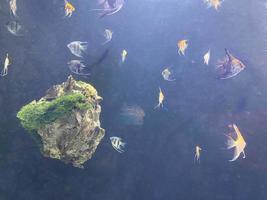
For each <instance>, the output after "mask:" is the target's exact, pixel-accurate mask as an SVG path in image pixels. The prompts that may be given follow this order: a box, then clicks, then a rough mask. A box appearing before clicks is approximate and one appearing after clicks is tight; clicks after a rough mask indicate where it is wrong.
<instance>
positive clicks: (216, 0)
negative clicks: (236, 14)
mask: <svg viewBox="0 0 267 200" xmlns="http://www.w3.org/2000/svg"><path fill="white" fill-rule="evenodd" d="M205 2H206V4H207V5H208V7H213V8H215V10H218V8H219V7H220V6H221V4H222V1H221V0H205Z"/></svg>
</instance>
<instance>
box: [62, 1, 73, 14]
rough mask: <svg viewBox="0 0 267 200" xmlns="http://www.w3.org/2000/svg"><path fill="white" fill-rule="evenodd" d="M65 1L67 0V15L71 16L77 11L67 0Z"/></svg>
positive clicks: (65, 7)
mask: <svg viewBox="0 0 267 200" xmlns="http://www.w3.org/2000/svg"><path fill="white" fill-rule="evenodd" d="M64 2H65V6H64V9H65V17H71V16H72V13H73V12H74V11H75V7H74V6H73V5H72V4H71V3H70V2H68V1H67V0H64Z"/></svg>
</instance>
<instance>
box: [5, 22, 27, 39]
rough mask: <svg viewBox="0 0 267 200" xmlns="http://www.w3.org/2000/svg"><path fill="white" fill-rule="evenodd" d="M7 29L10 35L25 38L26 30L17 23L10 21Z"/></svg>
mask: <svg viewBox="0 0 267 200" xmlns="http://www.w3.org/2000/svg"><path fill="white" fill-rule="evenodd" d="M6 28H7V30H8V32H9V33H11V34H12V35H15V36H23V35H24V34H25V29H24V28H23V27H22V25H21V24H20V23H18V22H17V21H10V22H7V23H6Z"/></svg>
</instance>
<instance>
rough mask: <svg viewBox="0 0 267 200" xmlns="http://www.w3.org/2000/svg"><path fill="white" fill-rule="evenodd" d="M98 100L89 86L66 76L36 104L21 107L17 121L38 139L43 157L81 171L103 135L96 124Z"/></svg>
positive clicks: (102, 130) (98, 124)
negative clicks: (60, 161)
mask: <svg viewBox="0 0 267 200" xmlns="http://www.w3.org/2000/svg"><path fill="white" fill-rule="evenodd" d="M101 100H102V98H101V97H100V96H98V95H97V91H96V89H95V88H94V87H93V86H91V85H90V84H87V83H84V82H82V81H75V80H74V79H73V78H72V77H71V76H70V77H69V78H68V80H67V81H66V82H64V83H62V84H60V85H55V86H53V87H52V88H50V89H48V91H47V92H46V95H45V96H44V97H42V98H41V99H40V100H39V101H33V102H31V103H29V104H28V105H26V106H23V107H22V108H21V110H20V111H19V112H18V114H17V117H18V118H19V119H20V120H21V124H22V126H23V127H24V128H25V129H27V130H28V131H29V132H31V133H32V134H37V135H38V136H39V137H40V138H41V150H42V153H43V155H44V156H46V157H50V158H55V159H59V160H62V161H64V162H65V163H72V165H73V166H75V167H83V166H82V165H83V163H84V162H86V161H87V160H89V159H90V158H91V157H92V155H93V154H94V152H95V151H96V148H97V146H98V144H99V143H100V141H101V140H102V138H103V137H104V135H105V130H104V129H102V128H101V127H100V121H99V116H100V113H101V107H100V105H99V102H100V101H101Z"/></svg>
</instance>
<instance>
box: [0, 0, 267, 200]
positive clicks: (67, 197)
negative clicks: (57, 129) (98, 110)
mask: <svg viewBox="0 0 267 200" xmlns="http://www.w3.org/2000/svg"><path fill="white" fill-rule="evenodd" d="M72 3H73V5H74V6H75V7H76V11H75V12H74V13H73V16H72V17H71V18H63V15H64V10H63V7H64V2H63V0H62V1H61V0H60V1H59V0H46V1H44V0H43V1H37V0H18V2H17V4H18V5H17V6H18V16H19V21H20V23H21V24H22V25H23V26H24V27H25V28H26V29H27V34H26V35H25V36H24V37H14V36H13V35H11V34H10V33H8V32H7V30H6V29H5V26H4V25H5V23H6V22H8V21H9V20H10V19H11V17H10V14H9V10H8V4H7V2H6V1H5V0H1V1H0V5H1V11H0V27H1V28H0V60H1V62H2V63H3V62H4V58H5V54H6V53H7V52H8V53H9V55H10V57H11V62H12V65H11V67H10V70H9V74H8V75H7V76H6V77H2V78H0V119H1V120H0V199H1V200H2V199H3V200H6V199H7V200H10V199H12V200H13V199H20V200H36V199H38V200H46V199H55V200H58V199H64V200H72V199H75V200H88V199H90V200H137V199H138V200H180V199H181V200H193V199H194V200H195V199H198V200H251V199H254V200H264V199H267V173H266V171H267V161H266V160H267V145H266V144H267V131H266V130H267V123H266V119H267V101H266V99H267V92H266V84H267V78H266V77H267V70H266V69H267V68H266V63H267V59H266V58H267V55H266V52H265V51H264V50H265V49H266V48H267V46H266V41H265V39H266V34H267V29H266V28H267V27H266V18H267V15H266V14H267V10H266V9H265V4H264V3H265V2H264V1H263V0H255V1H251V0H235V1H231V0H225V1H224V2H223V4H222V6H221V7H220V8H219V11H218V12H217V11H215V10H214V9H212V8H210V9H207V8H206V5H205V4H204V3H203V2H202V1H193V0H184V1H179V0H143V1H140V0H137V1H133V0H127V2H126V4H125V6H124V7H123V9H122V10H121V11H120V12H119V13H117V14H116V15H114V16H109V17H106V18H103V19H98V17H97V14H96V13H94V12H90V11H89V10H90V9H93V8H96V2H93V1H89V0H73V1H72ZM106 28H109V29H112V30H113V31H114V37H113V39H112V41H111V42H110V43H108V44H107V45H105V46H102V45H101V44H102V42H103V41H104V38H103V35H102V34H103V31H104V29H106ZM180 39H188V41H189V47H188V49H187V51H186V56H185V57H182V56H179V55H178V53H177V41H178V40H180ZM73 40H81V41H87V42H88V54H87V56H86V58H85V61H86V62H87V63H90V62H93V61H94V60H95V58H97V57H98V56H100V55H101V54H102V53H103V52H104V51H105V50H107V49H108V50H109V54H108V56H107V57H106V59H105V60H104V61H103V62H102V63H101V64H99V65H98V66H96V67H94V68H93V69H92V75H91V76H90V77H79V76H74V77H75V78H76V79H79V80H84V81H86V82H88V83H91V84H92V85H94V86H95V87H96V89H97V90H98V92H99V94H100V96H102V97H103V99H104V100H103V102H102V104H101V105H102V114H101V123H102V125H101V126H102V127H103V128H104V129H105V130H106V137H105V138H104V139H103V140H102V142H101V144H100V145H99V146H98V148H97V151H96V153H95V154H94V156H93V158H92V159H91V160H89V161H88V162H87V163H86V164H85V169H77V168H74V167H72V166H71V165H66V164H64V163H62V162H61V161H58V160H52V159H48V158H44V157H43V156H42V155H41V154H40V152H39V149H38V147H37V145H36V144H35V142H34V141H33V140H32V138H31V137H29V135H28V134H27V133H26V131H25V130H23V128H22V127H21V126H20V124H19V121H18V120H17V119H16V113H17V111H18V110H19V109H20V107H21V106H23V105H25V104H27V103H28V102H30V101H32V100H33V99H39V98H40V97H42V96H43V95H44V93H45V91H46V90H47V89H48V88H49V87H51V86H52V85H54V84H58V83H61V82H63V81H65V80H66V79H67V77H68V76H69V75H70V71H69V69H68V67H67V65H66V63H67V62H68V61H69V60H71V59H74V58H75V57H74V56H72V55H71V53H70V52H69V50H68V49H67V47H66V45H67V44H68V43H69V42H71V41H73ZM225 47H226V48H228V49H229V50H230V51H231V52H232V53H233V54H234V55H235V56H236V57H238V58H239V59H240V60H242V61H243V62H244V64H245V65H246V66H247V68H246V69H245V70H244V71H243V72H241V73H240V74H239V75H238V76H236V77H235V78H232V79H228V80H218V79H216V78H215V77H216V75H215V73H214V69H215V67H216V63H217V60H218V59H219V58H223V56H224V48H225ZM209 48H211V60H210V65H209V66H205V65H204V64H203V61H202V56H203V55H204V53H206V51H207V50H208V49H209ZM122 49H127V51H128V57H127V60H126V62H125V63H124V64H123V65H121V64H120V53H121V51H122ZM165 66H172V67H173V69H174V76H175V78H176V81H175V82H166V81H164V80H163V78H162V77H161V71H162V70H163V69H164V67H165ZM159 87H161V88H162V90H163V92H164V94H165V97H166V101H165V102H164V109H159V110H154V109H153V108H154V106H155V105H156V104H157V100H158V92H159V91H158V88H159ZM124 104H132V105H139V106H141V107H142V108H143V109H144V111H145V113H146V116H145V121H144V124H143V126H142V127H136V126H128V125H125V124H122V123H121V122H120V120H119V116H120V115H119V114H120V109H121V107H122V106H123V105H124ZM230 123H236V124H237V125H238V126H239V128H240V130H241V132H242V133H243V136H244V137H245V139H246V141H247V145H248V146H247V148H246V154H247V158H246V159H242V158H240V159H238V160H237V161H235V162H232V163H230V162H228V160H229V159H231V158H232V152H231V151H229V150H226V149H225V142H226V137H225V134H226V133H227V132H228V131H229V128H228V127H227V126H228V125H229V124H230ZM113 135H116V136H120V137H122V138H123V139H124V140H125V141H126V142H127V148H126V152H125V153H124V154H119V153H117V152H116V151H114V149H113V148H112V146H111V144H110V141H109V137H110V136H113ZM196 145H200V146H201V147H202V148H203V149H204V150H203V151H202V154H201V162H200V164H195V163H194V162H193V160H194V148H195V146H196Z"/></svg>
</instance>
